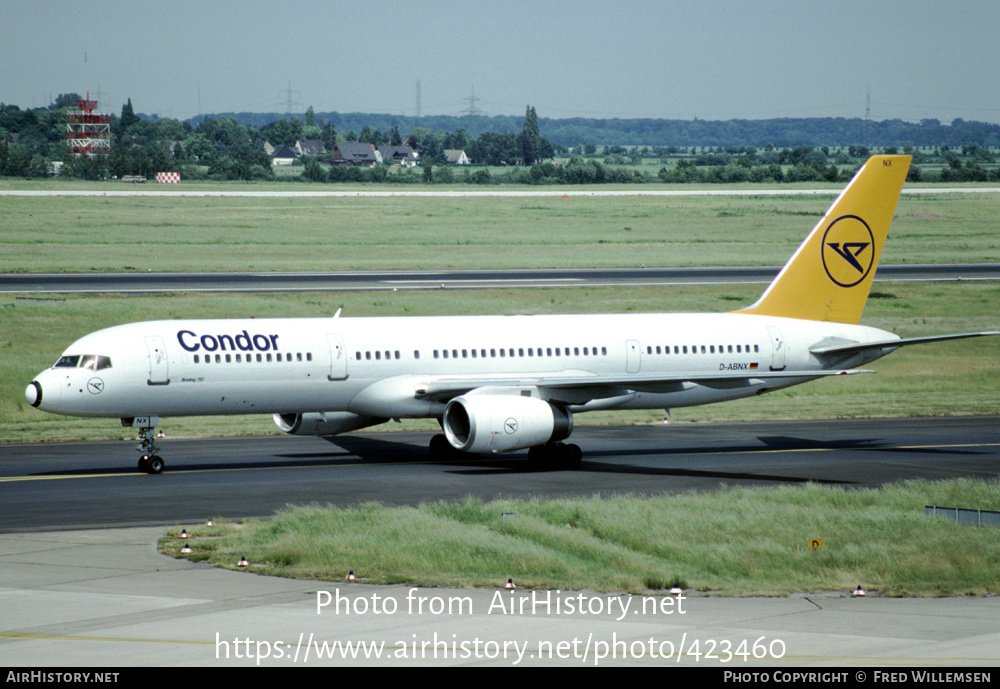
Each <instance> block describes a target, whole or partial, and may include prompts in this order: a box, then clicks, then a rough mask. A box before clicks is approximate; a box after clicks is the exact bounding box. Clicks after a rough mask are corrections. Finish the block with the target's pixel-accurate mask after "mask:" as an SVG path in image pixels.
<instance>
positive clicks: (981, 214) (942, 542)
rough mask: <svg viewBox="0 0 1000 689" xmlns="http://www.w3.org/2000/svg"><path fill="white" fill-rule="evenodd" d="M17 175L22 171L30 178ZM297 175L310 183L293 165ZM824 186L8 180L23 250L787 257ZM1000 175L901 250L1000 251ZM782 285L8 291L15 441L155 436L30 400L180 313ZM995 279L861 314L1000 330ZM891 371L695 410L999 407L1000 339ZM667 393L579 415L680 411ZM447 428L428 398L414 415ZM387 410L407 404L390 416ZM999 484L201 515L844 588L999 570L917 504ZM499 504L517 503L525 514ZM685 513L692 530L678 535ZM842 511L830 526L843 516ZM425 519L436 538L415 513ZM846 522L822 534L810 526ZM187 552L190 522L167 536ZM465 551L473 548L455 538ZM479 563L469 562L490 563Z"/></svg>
mask: <svg viewBox="0 0 1000 689" xmlns="http://www.w3.org/2000/svg"><path fill="white" fill-rule="evenodd" d="M12 184H13V183H12ZM282 188H283V189H288V188H289V187H288V185H284V186H283V187H282ZM829 203H830V198H825V197H746V198H705V197H700V198H694V197H687V198H685V197H678V198H642V197H630V198H569V199H563V198H558V197H557V198H531V199H524V198H521V199H497V198H487V199H478V198H477V199H225V198H223V199H181V198H171V199H159V198H138V199H118V198H114V199H111V198H44V199H40V198H11V197H0V217H2V218H3V223H4V225H3V230H2V235H0V271H7V272H10V271H31V272H39V271H80V270H82V271H91V270H94V271H117V270H141V271H145V270H146V269H148V268H151V269H156V270H352V269H387V268H481V267H493V268H496V267H501V268H502V267H511V268H513V267H573V266H633V265H640V264H646V265H747V264H762V265H778V264H782V263H784V261H785V260H786V259H787V258H788V256H789V255H790V254H791V253H792V252H793V251H794V250H795V248H796V247H797V246H798V245H799V243H800V242H801V241H802V239H803V237H804V236H805V234H806V232H807V231H808V230H809V229H810V228H811V227H812V226H813V225H814V224H815V223H816V221H817V220H818V218H819V217H820V216H821V215H822V213H823V212H824V211H825V210H826V208H827V206H828V205H829ZM998 217H1000V195H998V194H977V195H972V196H945V195H941V196H919V197H904V198H903V199H902V201H901V202H900V205H899V208H898V210H897V218H896V221H895V223H894V226H893V234H892V236H891V237H890V242H889V245H888V247H887V248H886V250H885V252H884V254H883V261H884V262H891V263H906V262H910V263H918V262H931V263H940V262H955V261H972V262H975V261H1000V235H998V232H997V218H998ZM763 288H764V285H757V286H755V285H740V286H683V287H673V288H651V287H641V288H610V287H609V288H590V287H587V288H559V289H555V288H554V289H525V290H473V291H451V290H449V291H442V292H398V293H387V292H379V293H363V292H358V293H326V294H303V295H296V294H282V295H259V294H255V295H211V296H204V295H190V294H169V295H159V296H136V297H131V296H129V297H126V296H67V297H66V298H65V299H58V298H55V299H45V300H35V299H31V298H30V295H23V296H25V297H29V298H18V297H16V296H2V297H0V442H20V441H38V440H42V441H59V440H77V439H103V438H132V437H134V435H133V433H132V431H131V430H130V429H122V428H121V427H120V426H119V424H118V422H117V421H116V420H100V419H91V420H87V419H73V418H68V417H57V416H53V415H49V414H43V413H40V412H38V411H37V410H34V409H31V408H29V407H28V406H27V404H26V403H25V401H24V397H23V390H24V387H25V385H26V384H27V383H28V382H29V381H30V380H31V378H32V376H34V375H35V373H37V372H38V371H40V370H41V369H43V368H44V367H46V366H49V365H51V364H52V363H53V362H54V361H55V360H56V358H57V357H58V356H59V355H60V353H61V352H62V351H63V350H64V348H65V347H66V346H68V345H69V344H70V343H71V342H72V341H74V340H75V339H77V338H78V337H81V336H82V335H84V334H86V333H88V332H92V331H94V330H97V329H99V328H102V327H107V326H110V325H114V324H118V323H125V322H131V321H139V320H151V319H160V318H209V317H237V316H257V317H279V316H329V315H332V314H333V313H335V312H336V310H337V309H338V308H343V309H344V317H351V316H369V315H385V316H390V315H391V316H395V315H401V316H416V315H438V314H458V315H461V314H483V313H589V312H598V313H608V312H629V311H632V312H650V311H654V312H655V311H687V312H692V311H728V310H732V309H734V308H738V307H740V306H743V305H747V304H749V303H751V302H753V301H754V300H755V299H756V298H757V296H758V295H759V294H760V292H761V291H762V290H763ZM998 305H1000V285H997V284H995V283H985V282H984V283H975V282H963V283H891V284H880V283H876V284H875V287H874V290H873V295H872V298H871V299H870V300H869V303H868V307H867V309H866V312H865V318H864V321H863V322H865V323H867V324H870V325H874V326H876V327H880V328H883V329H885V330H889V331H892V332H895V333H897V334H899V335H901V336H911V335H922V334H935V333H946V332H967V331H974V330H997V329H1000V313H998ZM872 367H873V368H875V369H877V371H878V374H877V375H874V376H872V375H865V376H852V377H848V378H838V379H836V380H823V381H817V382H814V383H810V384H807V385H804V386H798V387H794V388H790V389H788V390H784V391H780V392H776V393H772V394H769V395H765V396H762V397H759V398H754V399H748V400H741V401H737V402H731V403H727V404H720V405H712V406H708V407H694V408H690V409H682V410H678V411H676V412H675V413H674V416H673V419H674V421H675V422H686V421H723V420H743V421H747V420H766V419H783V418H798V419H803V418H857V417H881V416H925V415H937V414H1000V392H998V391H1000V338H981V339H975V340H967V341H958V342H947V343H941V344H935V345H927V346H916V347H907V348H904V349H903V350H901V351H899V352H896V353H894V354H893V355H891V356H890V357H888V358H887V359H885V360H883V361H879V362H877V363H875V364H874V365H873V366H872ZM661 418H662V412H628V413H600V414H593V415H579V416H578V418H577V422H578V423H609V422H617V423H644V422H650V423H652V422H659V420H660V419H661ZM415 426H416V427H426V428H432V427H435V424H433V423H425V422H409V423H408V424H406V427H415ZM390 427H391V428H392V427H394V428H398V427H399V426H398V425H394V424H391V425H390ZM165 429H166V431H167V432H168V433H169V434H170V435H171V436H172V437H178V436H196V435H232V434H255V433H276V432H277V430H276V428H275V426H274V424H273V423H272V421H271V419H270V417H267V416H250V417H220V418H198V419H187V418H185V419H169V420H166V422H165ZM959 501H960V503H961V504H962V505H969V504H971V503H975V504H976V506H979V507H981V508H983V509H998V508H1000V489H998V486H997V483H996V482H968V481H950V482H940V483H934V484H906V485H903V486H893V487H888V488H883V489H880V490H878V491H842V490H838V489H830V488H821V487H817V486H806V487H798V488H780V489H767V490H765V489H739V490H734V489H725V490H723V491H721V492H720V493H718V494H714V495H708V496H705V495H702V496H697V495H683V496H671V497H665V498H657V499H640V498H632V497H622V496H604V497H600V498H598V497H595V498H593V499H591V500H576V501H518V502H507V501H501V502H494V503H485V504H484V503H481V502H478V501H475V500H467V501H464V502H460V503H434V504H430V505H421V506H417V507H408V508H386V507H381V506H377V505H362V506H358V507H356V508H351V509H321V508H318V507H309V508H301V509H295V510H289V511H287V512H285V513H282V514H280V515H278V516H277V517H276V518H275V519H273V520H270V521H268V522H261V523H252V524H245V525H244V524H230V525H227V526H226V527H224V529H223V530H222V535H221V536H219V535H218V533H211V534H209V533H207V532H206V533H205V534H204V535H205V536H209V535H211V536H213V537H212V538H200V539H196V540H195V544H196V551H195V554H194V557H195V558H196V559H201V560H206V561H210V562H214V563H216V564H219V565H222V566H233V565H234V564H235V562H236V560H237V559H238V557H239V556H241V555H244V554H246V555H247V556H248V557H250V558H251V560H252V561H253V562H254V563H255V564H258V565H262V566H260V567H255V568H254V571H260V572H264V573H268V574H277V575H282V576H301V577H309V578H320V579H329V580H337V579H341V578H342V577H343V575H344V572H346V570H347V569H352V568H353V569H356V570H358V571H359V574H361V576H363V577H366V578H368V579H369V580H370V581H373V582H386V583H391V582H402V581H405V582H408V583H413V584H425V585H452V586H473V585H487V586H495V585H497V581H498V580H499V581H501V582H502V581H505V580H506V578H507V577H514V578H515V579H516V580H517V581H518V582H519V584H521V585H527V586H535V587H542V588H545V587H548V588H562V589H572V588H588V589H593V590H630V591H633V590H634V591H647V590H654V591H658V590H662V589H663V588H664V587H667V586H669V585H671V584H673V583H679V584H681V585H682V586H684V587H685V588H694V589H699V590H703V591H711V592H719V593H725V594H731V595H740V594H781V593H787V592H789V591H807V590H824V589H847V588H850V587H853V586H854V585H856V584H857V583H861V582H863V583H864V584H865V586H866V587H868V588H872V589H877V590H880V591H882V592H885V593H888V594H917V595H957V594H976V595H979V594H995V593H998V592H1000V585H998V579H997V576H996V571H997V566H998V565H1000V562H998V560H997V553H998V552H1000V549H998V545H1000V542H998V540H997V539H998V536H997V534H998V533H1000V532H998V531H997V530H995V529H979V530H972V529H970V528H969V527H956V526H954V525H951V524H947V523H943V522H939V521H936V520H931V519H925V518H924V517H922V516H920V513H921V510H922V506H923V505H924V504H943V505H948V504H958V503H959ZM500 512H516V513H517V514H518V518H517V519H515V520H512V521H503V520H498V515H499V513H500ZM665 534H669V535H670V536H669V537H667V536H665ZM830 534H833V535H830ZM417 535H419V537H417ZM817 537H819V538H826V539H828V547H827V550H825V551H823V552H821V553H809V552H807V551H806V550H805V543H806V539H808V538H817ZM162 547H163V549H164V550H165V551H166V552H168V553H171V554H174V553H177V552H179V549H180V546H179V544H178V543H177V542H176V539H175V538H173V537H168V538H166V539H164V541H163V543H162ZM446 554H450V555H451V557H449V558H445V557H439V556H441V555H446ZM470 565H471V566H470Z"/></svg>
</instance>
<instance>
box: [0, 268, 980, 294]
mask: <svg viewBox="0 0 1000 689" xmlns="http://www.w3.org/2000/svg"><path fill="white" fill-rule="evenodd" d="M779 270H780V266H736V267H733V266H729V267H704V268H701V267H698V268H654V267H649V268H647V267H638V266H636V267H634V268H606V269H599V268H582V269H568V270H449V271H368V272H365V271H359V272H354V271H351V272H310V273H280V272H257V273H239V272H238V273H24V274H18V273H2V274H0V292H15V293H28V294H70V293H72V294H85V293H116V294H139V293H164V292H310V291H319V292H333V291H345V290H404V289H423V290H426V289H441V288H446V289H485V288H496V287H505V288H511V287H565V286H590V287H594V286H604V285H618V286H620V285H625V286H629V285H632V286H636V285H683V284H746V283H752V284H757V283H760V284H767V283H769V282H770V281H771V280H772V279H773V278H774V276H775V275H777V273H778V271H779ZM960 280H1000V264H997V263H961V264H933V265H930V264H929V265H882V266H879V269H878V275H877V277H876V282H892V281H908V282H926V281H951V282H954V281H960Z"/></svg>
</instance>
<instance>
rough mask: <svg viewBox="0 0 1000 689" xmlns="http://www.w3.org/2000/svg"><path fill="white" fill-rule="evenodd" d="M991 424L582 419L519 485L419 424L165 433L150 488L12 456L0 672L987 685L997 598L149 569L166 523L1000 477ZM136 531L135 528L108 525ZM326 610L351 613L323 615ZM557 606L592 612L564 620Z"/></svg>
mask: <svg viewBox="0 0 1000 689" xmlns="http://www.w3.org/2000/svg"><path fill="white" fill-rule="evenodd" d="M998 429H1000V419H998V418H995V417H993V418H941V419H901V420H875V419H873V420H852V421H817V422H787V423H782V422H777V423H766V424H680V425H652V426H621V427H593V428H586V427H585V428H580V429H578V430H577V432H576V433H575V434H574V440H576V441H577V442H579V443H580V444H581V445H582V446H583V447H584V461H583V464H582V465H581V467H580V468H579V469H578V470H574V471H552V472H531V471H528V470H527V467H526V466H525V465H526V462H525V461H524V459H523V456H522V454H512V455H500V456H494V457H487V458H478V459H476V458H470V459H469V460H468V461H465V462H460V463H445V464H438V463H433V462H431V461H430V458H429V456H428V455H427V454H426V452H425V450H424V448H423V444H424V443H425V442H426V440H427V437H428V434H424V433H386V434H373V433H366V434H363V435H361V434H352V435H349V436H346V437H344V438H342V439H340V440H339V441H338V443H339V446H338V445H333V444H329V443H327V442H326V441H324V440H322V439H318V438H297V437H263V438H227V439H208V440H170V439H167V440H165V441H163V447H164V451H165V455H166V457H167V462H168V469H167V472H165V473H163V474H161V475H158V476H150V475H147V474H140V473H138V472H137V471H136V470H135V469H134V454H135V453H134V452H133V451H132V443H131V442H124V441H123V442H117V443H58V444H44V445H5V446H3V448H2V450H3V459H2V461H0V474H2V476H0V502H2V504H3V505H4V510H3V513H2V520H3V521H2V528H0V531H2V532H4V533H3V534H2V535H0V609H2V610H3V615H2V617H0V655H2V657H3V658H4V664H5V665H6V666H8V667H25V668H27V667H31V668H36V669H37V668H39V667H59V668H68V667H69V668H73V667H75V668H85V667H90V668H94V669H95V670H104V671H106V670H109V669H112V668H113V669H115V670H121V671H122V674H121V677H124V678H128V677H130V676H131V675H130V674H129V673H128V671H127V670H125V668H128V667H165V666H197V667H205V666H224V667H254V666H263V667H282V666H284V667H289V666H296V665H299V666H310V665H319V666H343V665H354V666H367V667H392V666H405V667H410V666H424V667H441V666H450V665H473V666H494V667H510V666H549V665H560V666H567V667H573V666H599V667H600V666H603V667H607V666H635V665H640V666H641V665H652V666H665V665H667V664H668V663H669V664H671V665H682V666H686V667H712V668H715V670H716V671H718V672H719V673H721V672H722V671H723V670H727V671H735V672H739V673H744V672H754V673H763V674H765V675H766V676H767V680H768V681H792V679H791V675H786V674H782V673H784V672H785V671H786V670H789V669H791V668H802V669H803V670H804V671H807V672H816V671H817V670H816V666H817V665H818V666H821V668H822V670H821V671H823V672H826V671H829V670H831V669H833V670H834V671H835V672H838V673H840V674H838V675H837V676H838V677H840V675H841V674H842V675H843V681H853V682H856V683H864V682H868V681H888V680H887V679H886V675H885V673H884V672H883V673H882V677H883V678H882V679H881V680H876V679H875V678H876V673H878V672H880V670H879V668H886V667H893V668H895V670H896V671H897V672H903V673H906V672H908V670H907V668H908V667H917V666H919V667H920V668H924V669H927V668H931V670H932V671H933V668H935V667H937V668H940V667H949V668H951V667H956V666H965V667H966V668H967V669H970V670H977V671H984V670H985V672H986V673H987V674H988V673H989V668H990V667H993V666H997V665H998V664H1000V645H998V644H997V643H996V640H997V625H996V620H997V619H998V617H1000V599H998V598H995V597H993V598H973V597H962V598H949V599H901V598H883V597H879V596H871V595H869V596H868V597H864V598H854V597H852V596H851V595H850V593H849V592H848V591H831V592H820V593H811V594H799V595H792V596H787V597H782V598H742V599H739V598H719V597H712V596H710V595H706V594H705V593H700V592H685V593H684V595H683V598H678V599H670V598H668V597H664V596H662V595H656V596H646V595H630V594H622V593H620V592H619V593H595V592H588V591H580V592H575V591H574V592H560V591H527V590H516V591H514V592H510V591H505V590H503V588H502V587H503V582H498V585H497V588H496V589H493V590H490V589H477V590H467V589H465V590H452V589H437V588H430V589H427V588H423V589H416V588H412V587H410V586H406V585H399V586H369V585H365V584H363V583H351V584H349V583H347V582H345V581H340V582H336V581H333V582H317V581H297V580H288V579H281V578H270V577H258V576H254V575H253V574H252V573H249V572H245V571H226V570H220V569H215V568H213V567H210V566H207V565H201V564H198V563H195V562H190V561H187V560H174V559H172V558H168V557H166V556H163V555H160V554H159V553H158V552H157V549H156V541H157V539H158V538H159V537H160V536H162V535H164V534H165V532H166V528H165V527H164V526H162V525H167V524H169V525H170V526H173V527H175V528H179V527H180V526H188V527H190V526H195V525H200V524H203V523H204V521H205V519H206V517H207V516H216V517H218V516H227V517H230V518H236V517H240V516H251V515H259V514H268V513H270V512H271V511H272V510H273V509H276V508H279V507H281V506H283V505H285V504H287V503H300V502H320V503H327V502H331V503H335V504H352V503H357V502H362V501H366V500H373V499H374V500H381V501H383V502H386V503H413V502H418V501H420V500H436V499H452V498H460V497H464V496H466V495H480V496H483V497H487V498H488V497H494V496H496V495H499V494H503V495H511V496H517V495H535V496H541V497H550V496H558V495H587V496H591V495H594V494H610V493H614V492H632V493H639V494H652V493H672V492H679V491H688V490H712V489H714V488H717V487H718V486H719V485H720V484H722V483H726V484H728V485H738V484H749V485H778V484H787V483H801V482H805V481H818V482H822V483H827V484H830V485H837V486H844V487H848V488H850V487H859V488H860V487H869V486H876V485H879V484H882V483H886V482H892V481H900V480H904V479H907V478H925V479H931V480H933V479H937V478H946V477H957V476H966V477H973V478H981V479H994V480H995V479H996V478H998V476H1000V462H998V461H997V460H998V459H1000V430H998ZM914 518H916V519H923V518H924V517H923V516H921V515H915V516H914ZM123 526H131V527H133V528H105V527H123ZM84 527H102V528H90V529H88V528H84ZM985 528H988V527H985ZM324 596H327V597H328V600H330V601H334V600H336V601H339V603H338V605H339V607H332V606H329V605H328V606H326V607H321V605H320V603H321V601H323V600H324ZM554 596H557V597H561V599H560V600H572V601H574V602H575V603H578V604H579V605H578V607H575V608H574V609H573V610H572V611H569V610H567V609H566V608H557V607H555V602H554V599H553V597H554ZM421 599H422V600H423V603H424V607H423V608H416V607H415V606H414V602H415V601H418V600H421ZM376 604H378V605H380V606H381V608H376V607H375V606H376ZM445 604H451V605H454V606H455V607H453V608H451V609H446V608H445V607H444V606H445ZM435 605H437V606H438V607H434V606H435ZM615 606H617V607H615ZM626 606H627V607H626ZM377 609H378V610H379V612H376V610H377ZM518 609H520V612H515V611H516V610H518ZM668 610H671V612H668ZM612 611H614V612H613V614H612ZM741 649H742V653H743V655H742V656H741V655H740V652H741ZM873 666H874V667H873ZM837 668H839V669H840V670H837ZM847 668H851V669H850V670H849V671H844V672H841V671H843V670H845V669H847ZM940 681H943V680H940Z"/></svg>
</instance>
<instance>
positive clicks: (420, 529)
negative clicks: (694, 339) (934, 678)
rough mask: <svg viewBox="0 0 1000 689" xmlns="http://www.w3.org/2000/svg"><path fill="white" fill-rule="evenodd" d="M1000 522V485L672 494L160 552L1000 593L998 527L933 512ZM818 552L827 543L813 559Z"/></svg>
mask: <svg viewBox="0 0 1000 689" xmlns="http://www.w3.org/2000/svg"><path fill="white" fill-rule="evenodd" d="M932 504H933V505H943V506H959V507H972V508H978V509H992V510H997V509H1000V482H997V481H973V480H966V479H956V480H948V481H940V482H927V481H907V482H904V483H901V484H897V485H891V486H886V487H882V488H878V489H865V490H851V489H843V488H837V487H826V486H820V485H817V484H807V485H805V486H795V487H777V488H773V487H772V488H723V489H722V490H720V491H717V492H712V493H686V494H682V495H671V496H660V497H635V496H608V497H602V496H595V497H592V498H583V499H562V500H537V499H535V500H505V499H498V500H493V501H490V502H483V501H481V500H479V499H476V498H467V499H465V500H463V501H459V502H432V503H422V504H419V505H417V506H414V507H389V506H383V505H380V504H376V503H366V504H362V505H358V506H355V507H346V508H341V507H322V506H317V505H312V506H304V507H290V508H288V509H286V510H283V511H281V512H279V513H278V514H276V515H275V516H274V517H273V518H272V519H268V520H251V521H246V522H238V523H225V524H221V525H219V526H214V527H201V528H199V529H196V530H193V531H192V532H191V533H192V535H193V536H194V538H192V539H189V540H187V541H182V540H181V539H179V538H178V534H179V529H175V530H172V531H171V532H170V533H169V534H168V535H167V536H166V537H164V538H163V539H162V540H161V543H160V547H161V549H162V550H163V552H165V553H167V554H170V555H174V556H178V557H180V556H181V555H180V548H181V546H182V545H183V543H190V545H191V546H192V548H193V553H191V554H190V555H186V556H184V557H189V558H191V559H194V560H198V561H204V562H209V563H212V564H214V565H217V566H220V567H226V568H232V569H236V565H237V563H238V562H239V560H240V558H241V557H244V556H245V557H246V558H247V559H248V560H249V562H250V563H251V566H250V567H249V568H248V570H249V571H253V572H257V573H260V574H267V575H274V576H284V577H293V578H301V579H314V580H320V581H343V580H344V577H345V575H346V574H347V572H348V571H350V570H354V572H355V573H356V575H357V576H358V577H359V578H361V579H362V580H364V581H367V582H368V583H376V584H410V585H414V586H449V587H499V586H502V585H503V583H504V582H506V581H507V579H508V578H513V580H514V581H515V583H516V584H517V585H519V586H520V587H527V588H538V589H562V590H593V591H629V592H634V593H648V592H654V593H655V592H663V591H664V590H665V589H666V588H668V587H670V586H671V585H673V584H679V585H680V586H681V587H682V588H684V589H686V590H689V591H700V592H705V593H711V594H716V595H733V596H747V595H786V594H789V593H794V592H817V591H830V590H842V591H845V592H846V591H850V590H853V589H854V587H855V586H857V585H859V584H860V585H862V586H863V587H864V588H865V589H866V590H867V591H868V592H870V593H879V594H883V595H892V596H954V595H989V594H997V593H1000V528H994V527H974V526H961V525H956V524H954V523H951V522H949V521H947V520H945V519H941V518H932V517H927V516H924V506H925V505H932ZM810 539H823V540H824V544H825V547H824V548H823V549H822V550H810V549H809V547H808V542H809V540H810Z"/></svg>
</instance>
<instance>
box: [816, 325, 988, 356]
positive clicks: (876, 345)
mask: <svg viewBox="0 0 1000 689" xmlns="http://www.w3.org/2000/svg"><path fill="white" fill-rule="evenodd" d="M991 335H1000V332H996V331H987V332H981V333H958V334H954V335H926V336H924V337H904V338H901V339H898V340H882V341H879V342H851V343H848V344H837V345H831V346H826V347H810V349H809V352H810V353H812V354H816V355H817V356H824V355H829V354H853V353H856V352H865V351H869V350H872V349H895V348H896V347H902V346H904V345H911V344H923V343H925V342H942V341H944V340H964V339H966V338H969V337H988V336H991Z"/></svg>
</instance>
